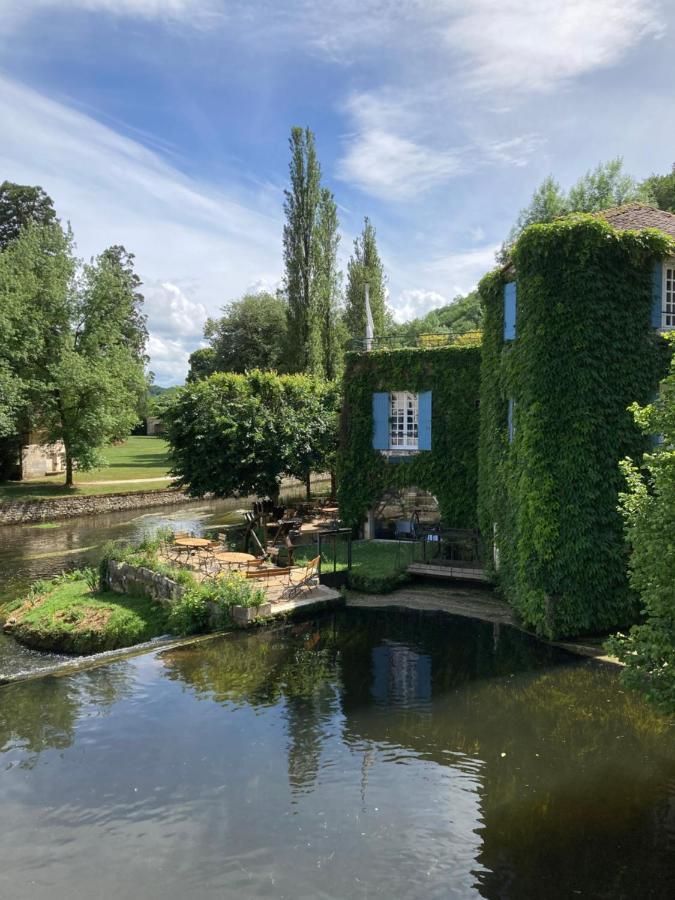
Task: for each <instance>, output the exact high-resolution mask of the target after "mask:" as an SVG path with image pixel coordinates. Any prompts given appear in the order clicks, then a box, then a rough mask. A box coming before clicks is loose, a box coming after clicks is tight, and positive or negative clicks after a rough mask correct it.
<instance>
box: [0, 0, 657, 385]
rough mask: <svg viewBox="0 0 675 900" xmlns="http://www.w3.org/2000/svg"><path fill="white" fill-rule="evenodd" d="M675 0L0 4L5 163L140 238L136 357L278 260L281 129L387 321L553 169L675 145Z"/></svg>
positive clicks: (445, 277) (80, 213)
mask: <svg viewBox="0 0 675 900" xmlns="http://www.w3.org/2000/svg"><path fill="white" fill-rule="evenodd" d="M674 34H675V2H673V0H592V2H591V0H565V2H562V3H561V2H560V0H0V181H1V180H3V179H8V180H10V181H16V182H19V183H23V184H39V185H41V186H42V187H43V188H44V189H45V190H46V191H47V192H48V193H49V194H50V196H51V197H52V198H53V199H54V203H55V206H56V210H57V213H58V214H59V216H60V218H61V219H62V221H64V222H65V221H70V223H71V225H72V228H73V230H74V233H75V238H76V241H77V247H78V253H79V255H80V256H81V257H83V258H85V259H88V258H90V257H91V256H93V255H95V254H97V253H100V252H101V251H102V250H103V249H105V247H107V246H109V245H110V244H124V246H125V247H126V248H127V250H129V251H131V252H132V253H134V254H135V256H136V268H137V271H138V273H139V275H140V276H141V278H142V280H143V282H144V288H143V293H144V295H145V298H146V312H147V313H148V321H149V330H150V340H149V347H148V352H149V355H150V359H151V362H150V367H151V369H152V371H153V372H154V373H155V378H156V381H157V383H159V384H163V385H170V384H176V383H180V382H182V380H183V379H184V377H185V374H186V370H187V365H188V356H189V354H190V352H191V351H192V350H194V349H196V348H197V347H199V346H203V342H202V333H203V332H202V328H203V324H204V320H205V319H206V317H207V316H209V315H211V316H213V315H218V313H219V311H220V309H221V307H222V306H223V305H224V304H225V303H227V302H229V301H231V300H233V299H236V298H237V297H239V296H241V295H242V294H243V293H245V292H247V291H251V290H260V289H272V290H273V289H275V288H276V287H277V286H278V285H279V284H280V282H281V279H282V276H283V261H282V245H281V236H282V228H283V191H284V188H285V186H286V183H287V178H288V159H289V153H288V135H289V132H290V129H291V126H293V125H302V126H308V127H310V128H311V129H312V131H314V133H315V135H316V142H317V151H318V155H319V159H320V162H321V166H322V173H323V181H324V183H325V184H326V185H327V186H328V187H330V188H331V190H332V191H333V192H334V195H335V198H336V201H337V204H338V212H339V216H340V222H341V235H342V240H341V259H342V262H343V265H345V264H346V260H347V258H348V256H349V253H350V252H351V247H352V242H353V240H354V237H355V236H356V235H357V234H358V233H359V231H360V229H361V227H362V224H363V217H364V216H368V217H369V218H370V219H371V220H372V222H373V223H374V225H375V227H376V230H377V237H378V246H379V248H380V253H381V256H382V259H383V263H384V267H385V270H386V273H387V277H388V288H389V302H390V305H391V307H392V309H393V310H394V314H395V317H396V319H397V320H398V321H405V320H406V319H409V318H412V317H414V316H416V315H423V314H424V313H426V312H427V311H428V310H430V309H432V308H434V307H437V306H441V305H443V304H445V303H448V302H450V301H451V300H452V299H453V298H454V297H456V296H457V295H458V294H461V293H466V292H467V291H469V290H470V289H471V288H472V287H474V286H475V284H476V282H477V281H478V279H479V278H480V277H481V276H482V275H483V274H484V273H485V272H486V271H487V270H489V269H490V268H491V267H492V266H493V265H494V255H495V252H496V250H497V249H498V248H499V246H500V244H501V242H502V241H503V239H504V237H505V236H506V234H507V233H508V231H509V229H510V227H511V225H512V224H513V222H514V220H515V218H516V216H517V214H518V211H519V209H520V208H521V207H523V206H524V205H526V204H527V202H528V200H529V199H530V197H531V195H532V192H533V191H534V190H535V188H536V187H537V186H538V185H539V184H540V183H541V181H542V180H543V179H544V178H545V177H546V176H547V175H549V174H553V175H555V177H556V178H557V179H558V180H559V181H560V182H561V184H562V185H563V187H569V185H570V184H572V183H573V182H574V181H576V179H577V178H578V177H579V176H580V175H582V174H583V173H584V172H586V171H588V170H589V169H591V168H594V167H595V166H596V165H597V164H598V163H599V162H600V161H604V160H608V159H610V158H613V157H616V156H622V157H623V159H624V164H625V168H626V170H627V171H628V172H630V173H631V174H633V175H635V176H636V177H638V178H642V177H645V176H647V175H649V174H651V173H652V172H658V173H665V172H667V171H669V170H670V168H671V166H672V165H673V162H675V116H674V115H673V86H674V85H675V77H674V76H675V54H674V53H673V37H674Z"/></svg>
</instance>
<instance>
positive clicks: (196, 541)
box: [173, 538, 211, 550]
mask: <svg viewBox="0 0 675 900" xmlns="http://www.w3.org/2000/svg"><path fill="white" fill-rule="evenodd" d="M173 543H174V547H183V548H185V549H186V550H201V549H202V547H210V546H211V541H209V540H207V539H206V538H176V540H175V541H174V542H173Z"/></svg>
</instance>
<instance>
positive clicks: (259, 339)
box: [188, 291, 288, 381]
mask: <svg viewBox="0 0 675 900" xmlns="http://www.w3.org/2000/svg"><path fill="white" fill-rule="evenodd" d="M223 313H224V315H223V316H222V317H221V318H220V319H207V321H206V325H205V326H204V337H205V338H206V339H207V340H208V341H209V343H210V347H208V348H206V350H212V351H213V352H212V353H210V354H206V353H205V351H204V350H196V351H195V354H201V356H199V355H198V356H196V357H195V367H194V368H193V367H192V363H191V368H190V374H189V376H188V381H196V380H197V379H198V378H205V377H208V376H209V375H212V374H213V373H214V372H240V373H242V372H248V371H250V370H251V369H280V368H283V364H284V353H285V352H286V343H287V341H286V336H287V331H288V326H287V304H286V302H285V300H283V299H282V298H281V297H275V296H274V294H269V293H267V292H265V291H262V292H260V293H259V294H245V295H244V296H243V297H242V298H241V299H240V300H233V301H232V303H228V305H227V306H225V307H223ZM195 354H193V356H195Z"/></svg>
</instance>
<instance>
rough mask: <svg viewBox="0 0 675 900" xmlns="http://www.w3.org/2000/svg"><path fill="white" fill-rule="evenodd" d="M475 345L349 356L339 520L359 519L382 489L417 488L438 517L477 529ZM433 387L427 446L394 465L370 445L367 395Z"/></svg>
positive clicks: (477, 351)
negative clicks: (435, 502)
mask: <svg viewBox="0 0 675 900" xmlns="http://www.w3.org/2000/svg"><path fill="white" fill-rule="evenodd" d="M480 358H481V350H480V348H479V347H466V346H452V347H443V348H434V349H419V348H417V349H407V350H378V351H375V352H372V353H349V354H347V357H346V371H345V376H344V403H343V412H342V423H341V434H340V449H339V455H338V498H339V502H340V510H341V512H342V515H343V518H344V519H345V521H347V522H349V523H350V524H354V525H357V524H360V523H361V522H362V521H363V519H364V518H365V516H366V512H367V510H368V508H369V507H370V506H372V505H374V504H375V503H376V502H377V501H378V500H379V499H380V498H381V497H382V496H383V495H384V494H385V492H386V491H388V490H391V489H400V488H405V487H411V486H415V487H418V488H420V489H421V490H426V491H429V492H430V493H431V494H433V495H434V496H435V497H436V498H437V500H438V504H439V508H440V513H441V517H442V519H443V520H444V521H445V522H447V524H448V525H451V526H453V527H457V528H473V527H475V526H476V495H477V481H478V462H477V460H478V429H479V413H478V399H479V385H480ZM404 390H405V391H413V392H418V393H419V392H422V391H431V392H432V424H431V435H432V439H431V440H432V443H431V446H432V449H431V450H430V451H423V452H421V453H417V454H415V455H412V456H410V457H409V458H407V459H405V460H404V461H401V462H398V463H396V464H393V463H391V462H388V461H387V459H386V458H385V457H384V456H383V455H382V454H381V453H380V452H379V451H377V450H374V449H373V446H372V441H373V413H372V403H373V393H375V392H377V391H404Z"/></svg>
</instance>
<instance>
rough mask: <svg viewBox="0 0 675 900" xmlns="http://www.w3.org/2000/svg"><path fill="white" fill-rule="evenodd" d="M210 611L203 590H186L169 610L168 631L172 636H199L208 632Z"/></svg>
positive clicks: (200, 588)
mask: <svg viewBox="0 0 675 900" xmlns="http://www.w3.org/2000/svg"><path fill="white" fill-rule="evenodd" d="M209 621H210V611H209V607H208V603H207V596H206V592H205V591H204V589H203V588H202V587H201V585H199V586H195V587H192V588H188V589H187V590H186V591H185V593H184V594H183V596H182V597H181V598H180V600H178V602H176V603H173V604H172V605H171V609H170V610H169V622H168V625H169V630H170V631H171V632H173V633H174V634H201V633H203V632H205V631H208V630H209Z"/></svg>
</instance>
